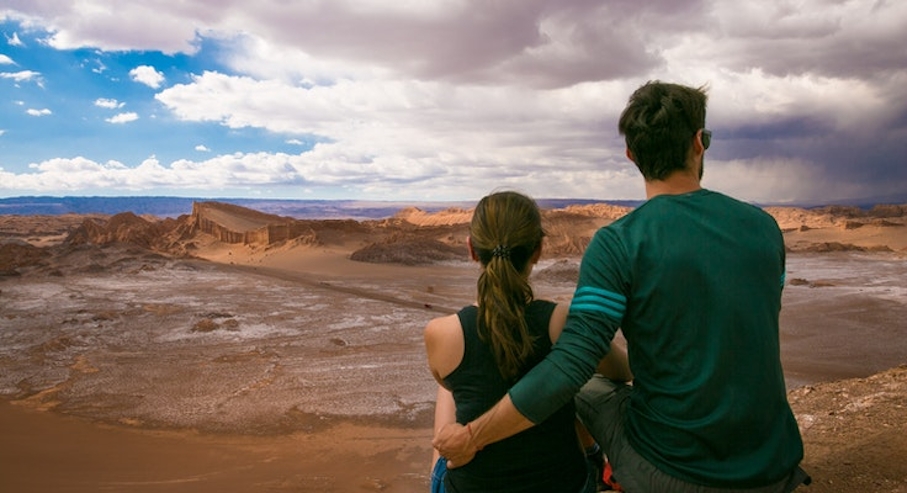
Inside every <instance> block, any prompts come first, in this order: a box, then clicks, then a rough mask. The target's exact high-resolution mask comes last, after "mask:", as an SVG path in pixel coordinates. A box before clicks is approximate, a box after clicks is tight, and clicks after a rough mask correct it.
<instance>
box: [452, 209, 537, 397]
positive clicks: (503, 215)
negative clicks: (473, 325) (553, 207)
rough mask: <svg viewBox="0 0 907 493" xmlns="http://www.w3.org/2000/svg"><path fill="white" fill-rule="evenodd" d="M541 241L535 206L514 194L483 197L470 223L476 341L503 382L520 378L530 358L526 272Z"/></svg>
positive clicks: (528, 300) (528, 293) (528, 295)
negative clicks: (475, 262) (476, 265)
mask: <svg viewBox="0 0 907 493" xmlns="http://www.w3.org/2000/svg"><path fill="white" fill-rule="evenodd" d="M543 236H544V232H543V230H542V225H541V214H540V212H539V210H538V206H537V205H536V204H535V202H534V201H533V200H532V199H530V198H528V197H526V196H524V195H522V194H519V193H516V192H498V193H495V194H492V195H489V196H487V197H485V198H483V199H482V200H481V201H480V202H479V205H478V206H476V211H475V213H474V215H473V219H472V223H471V224H470V241H471V243H472V246H473V250H474V252H475V254H476V256H477V257H478V259H479V261H480V262H481V263H482V265H483V267H484V269H483V270H482V273H481V274H480V275H479V280H478V283H477V291H478V301H479V310H478V332H479V337H480V338H481V339H482V340H483V341H485V342H486V343H488V344H489V346H490V347H491V349H492V352H493V354H494V357H495V362H496V363H497V366H498V370H499V371H500V372H501V375H502V376H503V377H504V378H505V379H513V378H516V377H518V376H519V375H520V373H521V372H522V370H523V366H524V365H525V362H526V360H527V359H528V358H529V356H530V355H531V353H532V347H533V339H532V336H531V335H530V334H529V328H528V326H527V325H526V319H525V312H526V306H527V305H528V304H529V303H530V302H531V301H532V300H533V293H532V287H531V286H530V285H529V281H528V279H527V275H526V269H527V268H528V267H529V262H530V261H531V260H532V257H533V255H534V254H535V253H536V251H537V250H538V248H539V247H540V246H541V242H542V237H543Z"/></svg>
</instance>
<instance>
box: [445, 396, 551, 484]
mask: <svg viewBox="0 0 907 493" xmlns="http://www.w3.org/2000/svg"><path fill="white" fill-rule="evenodd" d="M532 426H534V423H533V422H532V421H529V420H528V419H526V417H525V416H523V415H522V414H520V412H519V411H517V409H516V407H514V405H513V402H512V401H511V400H510V396H509V395H505V396H504V398H503V399H501V400H500V401H498V403H497V404H495V405H494V407H492V408H491V409H489V410H488V411H486V412H485V414H483V415H481V416H479V417H478V418H476V419H475V420H473V421H471V422H469V423H467V424H466V426H463V425H461V424H458V423H452V424H448V425H446V426H444V427H443V428H441V430H440V431H439V432H438V433H437V434H436V435H435V438H434V439H433V440H432V446H434V447H435V448H436V449H437V450H438V452H440V453H441V455H442V456H443V457H446V458H447V467H449V468H451V469H452V468H455V467H460V466H462V465H464V464H467V463H468V462H469V461H471V460H472V458H473V457H474V456H475V455H476V452H478V451H479V450H482V448H483V447H485V446H486V445H488V444H489V443H494V442H497V441H499V440H503V439H505V438H507V437H509V436H512V435H516V434H517V433H519V432H521V431H523V430H525V429H528V428H531V427H532Z"/></svg>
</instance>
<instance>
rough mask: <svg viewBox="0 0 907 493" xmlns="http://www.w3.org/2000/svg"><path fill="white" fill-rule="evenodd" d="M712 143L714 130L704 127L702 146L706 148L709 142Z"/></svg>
mask: <svg viewBox="0 0 907 493" xmlns="http://www.w3.org/2000/svg"><path fill="white" fill-rule="evenodd" d="M711 143H712V131H711V130H706V129H704V128H703V129H702V147H703V148H704V149H708V148H709V144H711Z"/></svg>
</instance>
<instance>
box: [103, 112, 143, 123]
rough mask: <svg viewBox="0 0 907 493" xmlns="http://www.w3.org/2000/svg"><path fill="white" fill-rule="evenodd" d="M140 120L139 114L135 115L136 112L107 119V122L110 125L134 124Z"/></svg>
mask: <svg viewBox="0 0 907 493" xmlns="http://www.w3.org/2000/svg"><path fill="white" fill-rule="evenodd" d="M138 119H139V115H138V113H134V112H131V111H130V112H127V113H120V114H117V115H114V116H112V117H110V118H107V119H106V120H105V121H107V122H109V123H129V122H134V121H136V120H138Z"/></svg>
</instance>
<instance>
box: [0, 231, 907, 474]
mask: <svg viewBox="0 0 907 493" xmlns="http://www.w3.org/2000/svg"><path fill="white" fill-rule="evenodd" d="M779 222H781V221H779ZM891 224H900V223H891ZM873 227H875V228H876V229H877V230H878V231H876V230H874V229H872V228H873ZM854 229H855V228H844V227H831V226H829V227H811V228H800V229H798V230H790V232H789V233H786V240H787V241H788V242H789V244H791V245H799V246H800V247H801V248H795V249H792V251H791V252H790V253H789V256H788V275H787V279H788V285H787V286H786V287H785V294H784V300H783V302H784V308H783V310H782V334H781V336H782V360H783V362H784V365H785V372H786V376H787V380H788V386H789V390H790V399H791V402H792V405H793V406H794V410H795V413H796V415H797V419H798V422H799V423H800V426H801V430H802V431H803V434H804V439H805V441H806V445H807V457H806V460H805V461H804V464H805V466H806V468H807V469H808V470H809V472H810V473H812V475H813V476H814V483H813V485H812V486H810V487H809V488H807V489H805V491H813V492H832V491H880V492H907V463H905V461H904V460H903V458H904V457H905V456H907V438H905V437H907V366H904V365H905V364H907V337H905V330H907V325H905V322H904V321H905V320H907V235H905V234H904V231H903V230H907V227H903V226H902V225H901V226H897V225H895V226H887V227H886V228H884V230H883V228H881V227H880V226H878V224H876V225H875V226H873V225H867V226H865V228H856V231H857V232H859V235H857V232H855V231H854ZM860 229H862V231H861V232H860V231H859V230H860ZM873 235H878V237H879V238H882V239H881V240H880V239H867V238H870V237H873ZM200 237H201V238H202V239H203V240H204V241H201V242H200V243H198V245H200V247H199V249H198V250H196V251H195V253H194V254H193V255H191V256H173V255H167V254H162V253H160V252H155V251H152V250H149V249H147V248H144V247H140V246H136V245H133V244H123V243H112V244H108V245H94V244H83V245H80V246H75V247H72V248H69V249H67V250H66V251H65V252H57V253H54V254H52V255H48V256H46V257H43V258H42V260H41V261H40V262H38V263H34V264H33V265H32V266H31V267H29V266H25V267H19V268H18V270H16V272H14V273H13V272H12V271H7V275H4V276H2V277H0V324H2V328H0V397H2V400H0V436H2V437H4V438H3V442H2V445H0V490H2V491H17V492H20V491H36V492H37V491H49V490H53V491H72V492H75V491H136V492H139V491H141V492H146V491H202V492H204V491H221V492H224V491H226V492H230V491H236V492H240V491H302V492H330V491H337V492H349V491H387V492H417V491H426V489H427V484H428V468H429V460H430V455H431V448H430V437H431V418H432V412H433V400H434V391H435V384H434V382H433V380H432V378H431V376H430V375H429V373H428V371H427V368H426V364H425V358H424V355H423V348H422V339H421V335H422V334H421V331H422V328H423V327H424V325H425V323H426V322H427V321H428V320H429V319H430V318H432V317H435V316H439V315H441V314H446V313H450V312H452V311H453V310H455V309H457V308H459V307H460V306H462V305H464V304H467V303H470V302H471V301H472V299H473V293H474V280H475V276H476V274H477V267H476V266H475V265H474V264H472V263H469V262H466V261H463V260H442V261H436V262H430V263H422V264H419V265H399V264H387V263H384V264H378V263H368V262H358V261H354V260H351V259H350V255H351V252H352V251H354V250H356V249H358V248H359V247H361V246H362V241H361V238H359V239H354V240H349V239H348V240H349V241H347V242H346V243H342V244H341V243H331V244H316V245H312V244H310V243H306V244H300V243H298V242H296V243H294V242H287V243H283V244H280V245H273V246H269V247H266V248H265V247H259V246H254V245H248V244H230V243H225V242H223V241H218V240H216V239H214V238H210V237H205V236H204V235H201V236H200ZM31 239H32V240H34V241H33V242H34V243H39V242H38V241H37V240H36V238H35V235H32V238H31ZM57 240H59V239H57ZM52 242H53V241H51V243H52ZM860 242H869V243H872V244H873V245H877V244H884V245H886V248H884V249H883V248H878V247H872V248H863V247H860V248H857V247H856V246H855V245H859V244H860ZM807 244H809V245H834V244H838V245H850V246H851V247H852V248H835V247H832V248H825V247H823V248H803V245H807ZM578 260H579V257H578V255H576V254H572V255H558V256H555V258H549V259H547V260H543V261H542V262H541V263H540V264H539V265H538V266H537V267H536V269H535V271H534V274H533V278H532V279H533V286H534V288H535V290H536V295H537V296H539V297H546V298H552V299H555V300H567V299H569V297H570V295H571V293H572V287H573V284H572V283H573V280H574V279H575V272H576V269H577V265H578Z"/></svg>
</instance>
